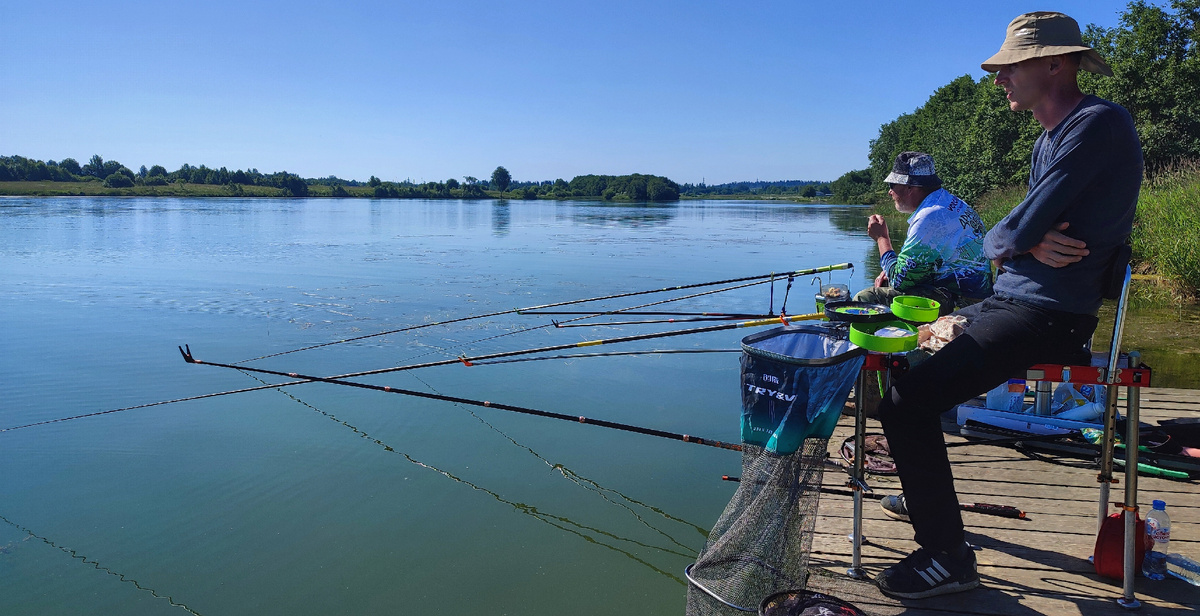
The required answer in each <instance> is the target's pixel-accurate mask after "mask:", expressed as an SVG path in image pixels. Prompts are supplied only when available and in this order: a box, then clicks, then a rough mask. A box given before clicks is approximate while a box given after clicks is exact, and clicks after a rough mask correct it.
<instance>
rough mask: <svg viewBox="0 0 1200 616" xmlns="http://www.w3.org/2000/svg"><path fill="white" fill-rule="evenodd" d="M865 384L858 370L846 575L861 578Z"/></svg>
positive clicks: (864, 379)
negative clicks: (849, 546)
mask: <svg viewBox="0 0 1200 616" xmlns="http://www.w3.org/2000/svg"><path fill="white" fill-rule="evenodd" d="M866 386H867V371H866V370H860V371H859V373H858V383H856V384H855V385H854V465H853V467H852V468H853V470H852V471H851V476H850V489H851V490H852V491H853V492H854V530H853V534H852V535H850V541H851V544H852V545H853V547H852V548H851V552H850V568H849V569H848V570H846V575H849V576H850V577H852V578H854V579H856V580H862V579H866V578H867V577H868V575H867V572H866V571H865V570H863V568H862V542H863V536H862V512H863V491H864V490H866V489H867V482H866V473H865V472H864V469H863V464H864V463H865V460H866V457H867V456H866V455H865V454H864V453H863V452H864V450H865V449H866V443H865V440H866V430H867V417H866V415H864V409H863V403H864V402H866V399H867V398H866V396H865V395H864V392H866Z"/></svg>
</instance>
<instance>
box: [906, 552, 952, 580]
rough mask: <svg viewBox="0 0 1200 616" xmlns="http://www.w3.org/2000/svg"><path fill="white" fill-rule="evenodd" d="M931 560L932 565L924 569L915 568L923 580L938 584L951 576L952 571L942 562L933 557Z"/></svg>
mask: <svg viewBox="0 0 1200 616" xmlns="http://www.w3.org/2000/svg"><path fill="white" fill-rule="evenodd" d="M929 562H930V565H931V566H930V567H928V568H926V569H925V570H924V571H921V570H919V569H913V571H916V572H917V575H919V576H921V579H922V580H925V583H926V584H929V585H930V586H937V585H938V584H940V583H941V582H943V581H945V580H946V579H948V578H949V577H950V572H949V571H946V568H945V567H943V566H942V564H941V563H939V562H938V561H936V560H933V559H932V558H931V559H929Z"/></svg>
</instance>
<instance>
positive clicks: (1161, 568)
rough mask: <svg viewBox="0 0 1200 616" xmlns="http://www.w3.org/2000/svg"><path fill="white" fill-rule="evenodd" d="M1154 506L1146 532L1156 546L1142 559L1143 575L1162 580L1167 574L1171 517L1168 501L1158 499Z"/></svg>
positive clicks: (1147, 519) (1147, 520) (1147, 518)
mask: <svg viewBox="0 0 1200 616" xmlns="http://www.w3.org/2000/svg"><path fill="white" fill-rule="evenodd" d="M1153 505H1154V508H1153V509H1151V510H1150V513H1148V514H1146V534H1147V535H1150V538H1151V539H1153V540H1154V547H1153V548H1151V550H1149V551H1147V552H1146V559H1145V560H1143V561H1142V575H1144V576H1146V577H1148V578H1150V579H1152V580H1161V579H1163V578H1164V577H1166V576H1167V547H1168V546H1169V545H1170V543H1171V518H1170V517H1169V516H1168V515H1167V503H1165V502H1164V501H1160V500H1156V501H1154V503H1153Z"/></svg>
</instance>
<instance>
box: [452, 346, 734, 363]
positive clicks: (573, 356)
mask: <svg viewBox="0 0 1200 616" xmlns="http://www.w3.org/2000/svg"><path fill="white" fill-rule="evenodd" d="M741 352H742V350H741V349H657V350H651V351H609V352H606V353H572V354H570V355H547V356H545V357H517V358H514V359H497V360H492V361H486V360H485V361H475V362H471V363H473V364H475V365H476V366H489V365H494V364H515V363H518V362H525V361H547V360H551V359H580V358H586V357H620V356H625V355H671V354H676V353H741Z"/></svg>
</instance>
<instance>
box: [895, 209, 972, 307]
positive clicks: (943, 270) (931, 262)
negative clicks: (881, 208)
mask: <svg viewBox="0 0 1200 616" xmlns="http://www.w3.org/2000/svg"><path fill="white" fill-rule="evenodd" d="M985 232H986V229H984V228H983V221H982V220H980V219H979V214H978V213H976V212H975V210H974V209H973V208H972V207H971V206H969V205H967V204H966V203H965V202H964V201H963V200H962V199H959V198H958V197H955V196H954V195H952V194H950V193H949V192H948V191H946V189H944V188H939V189H938V190H935V191H933V192H932V193H930V194H929V196H927V197H925V200H924V201H922V202H921V205H920V207H918V208H917V211H915V212H913V213H912V215H911V216H909V217H908V237H907V238H905V240H904V245H903V246H901V247H900V254H896V252H895V251H894V250H889V251H887V252H885V253H883V255H881V256H880V257H879V266H880V267H881V268H882V269H883V271H885V272H887V275H888V280H889V281H890V284H891V286H892V287H894V288H896V289H898V290H900V291H905V290H908V289H912V288H913V287H917V286H920V285H929V286H935V287H941V288H943V289H946V290H947V291H949V292H951V293H954V294H957V295H962V296H965V297H972V298H980V297H986V296H988V295H990V294H991V292H992V276H991V263H990V261H989V260H988V259H987V258H985V257H984V256H983V236H984V233H985Z"/></svg>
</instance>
